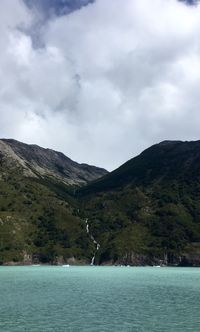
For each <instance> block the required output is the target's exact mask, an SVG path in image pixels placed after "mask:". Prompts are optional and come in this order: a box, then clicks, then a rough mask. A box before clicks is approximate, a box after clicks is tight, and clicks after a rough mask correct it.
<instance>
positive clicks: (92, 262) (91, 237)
mask: <svg viewBox="0 0 200 332" xmlns="http://www.w3.org/2000/svg"><path fill="white" fill-rule="evenodd" d="M85 224H86V232H87V234H88V235H89V237H90V239H91V240H92V242H93V243H94V244H95V252H94V255H93V257H92V260H91V263H90V265H94V262H95V258H96V253H97V251H98V250H99V249H100V244H99V243H98V242H97V241H96V240H95V238H94V236H93V235H92V234H91V233H90V229H89V224H88V218H86V219H85Z"/></svg>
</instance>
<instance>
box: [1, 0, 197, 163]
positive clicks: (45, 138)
mask: <svg viewBox="0 0 200 332" xmlns="http://www.w3.org/2000/svg"><path fill="white" fill-rule="evenodd" d="M40 18H41V13H40V12H39V11H38V10H37V9H36V8H32V9H31V8H30V7H27V6H26V5H25V3H24V2H23V1H20V0H1V2H0V46H1V54H0V78H1V79H0V115H1V120H0V136H1V137H13V138H16V139H19V140H22V141H25V142H28V143H36V144H39V145H42V146H46V147H51V148H54V149H57V150H61V151H63V152H64V153H65V154H66V155H68V156H69V157H71V158H72V159H74V160H77V161H79V162H87V163H91V164H96V165H99V166H104V167H106V168H108V169H113V168H115V167H117V166H119V165H120V164H121V163H123V162H125V161H126V160H127V159H129V158H131V157H133V156H134V155H136V154H137V153H139V152H140V151H141V150H142V149H144V148H146V147H148V146H149V145H151V144H153V143H156V142H159V141H161V140H164V139H183V140H187V139H188V140H192V139H199V138H200V134H199V127H200V98H199V86H200V38H199V36H200V6H186V5H185V4H184V3H183V2H179V1H176V0H154V1H149V0H139V1H132V0H126V1H123V0H96V1H95V2H94V3H91V4H88V5H87V6H84V7H82V8H81V9H80V10H77V11H73V12H72V13H70V14H68V15H62V16H55V15H54V16H52V17H50V18H49V19H48V20H45V21H43V22H42V24H41V19H40ZM34 33H36V35H37V38H38V45H35V42H34V43H33V38H32V37H33V35H34ZM34 36H35V35H34Z"/></svg>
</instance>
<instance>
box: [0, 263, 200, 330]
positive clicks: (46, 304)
mask: <svg viewBox="0 0 200 332" xmlns="http://www.w3.org/2000/svg"><path fill="white" fill-rule="evenodd" d="M199 299H200V269H199V268H150V267H144V268H142V267H130V268H128V267H95V266H88V267H71V266H70V267H69V268H64V267H56V266H54V267H53V266H49V267H43V266H39V267H32V266H30V267H0V331H1V332H23V331H27V332H57V331H58V332H62V331H63V332H64V331H69V332H70V331H72V332H78V331H83V332H107V331H109V332H112V331H113V332H117V331H120V332H126V331H130V332H132V331H133V332H146V331H148V332H154V331H155V332H165V331H166V332H170V331H171V332H176V331H181V332H187V331H191V332H199V331H200V314H199V313H200V303H199Z"/></svg>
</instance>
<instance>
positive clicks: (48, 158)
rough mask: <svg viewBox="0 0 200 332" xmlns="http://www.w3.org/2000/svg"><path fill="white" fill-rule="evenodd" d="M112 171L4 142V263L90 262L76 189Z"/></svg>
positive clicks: (0, 189) (0, 220) (0, 215)
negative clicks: (78, 214) (75, 193)
mask: <svg viewBox="0 0 200 332" xmlns="http://www.w3.org/2000/svg"><path fill="white" fill-rule="evenodd" d="M105 173H106V171H105V170H104V169H101V168H98V167H94V166H89V165H86V164H78V163H76V162H74V161H72V160H71V159H69V158H67V157H66V156H64V155H63V154H62V153H60V152H56V151H53V150H49V149H43V148H40V147H39V146H36V145H27V144H23V143H21V142H17V141H14V140H0V263H6V262H11V263H12V264H13V263H15V262H16V263H17V262H22V261H25V262H26V263H31V262H37V261H40V262H44V263H45V262H48V263H50V262H54V263H56V262H58V261H59V262H64V261H67V260H70V261H72V262H73V261H76V262H77V261H78V262H88V263H89V262H90V259H91V256H92V254H93V245H92V243H91V241H90V239H89V238H88V236H87V234H86V231H85V223H84V221H83V220H82V219H81V218H80V217H79V216H77V211H78V207H77V204H76V201H75V200H74V198H73V196H72V193H73V192H74V188H75V187H76V186H78V187H80V185H83V184H85V183H86V182H87V181H90V180H92V179H96V178H98V177H99V176H102V175H104V174H105Z"/></svg>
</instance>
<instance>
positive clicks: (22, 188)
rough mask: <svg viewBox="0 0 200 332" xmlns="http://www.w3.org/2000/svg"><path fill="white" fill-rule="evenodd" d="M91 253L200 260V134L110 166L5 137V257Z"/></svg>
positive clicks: (1, 200)
mask: <svg viewBox="0 0 200 332" xmlns="http://www.w3.org/2000/svg"><path fill="white" fill-rule="evenodd" d="M100 175H101V177H99V176H100ZM88 179H90V180H92V179H95V180H94V181H91V182H89V181H88ZM91 260H92V261H93V260H94V261H95V264H129V265H162V264H165V265H182V266H200V141H195V142H181V141H164V142H161V143H159V144H156V145H153V146H152V147H150V148H148V149H146V150H145V151H143V152H142V153H141V154H140V155H139V156H137V157H135V158H133V159H131V160H129V161H128V162H126V163H125V164H124V165H122V166H121V167H119V168H118V169H116V170H115V171H113V172H111V173H107V172H106V171H105V170H102V169H99V168H96V167H93V166H87V165H85V164H77V163H75V162H73V161H72V160H70V159H69V158H67V157H65V156H64V155H63V154H61V153H59V152H55V151H53V150H49V149H43V148H40V147H38V146H35V145H27V144H23V143H20V142H17V141H13V140H0V263H2V264H5V263H9V262H12V263H13V262H14V263H19V262H24V263H26V264H31V263H33V262H42V263H54V264H56V263H61V264H62V263H64V262H68V263H69V262H70V263H71V262H74V263H79V264H88V263H90V262H91Z"/></svg>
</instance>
